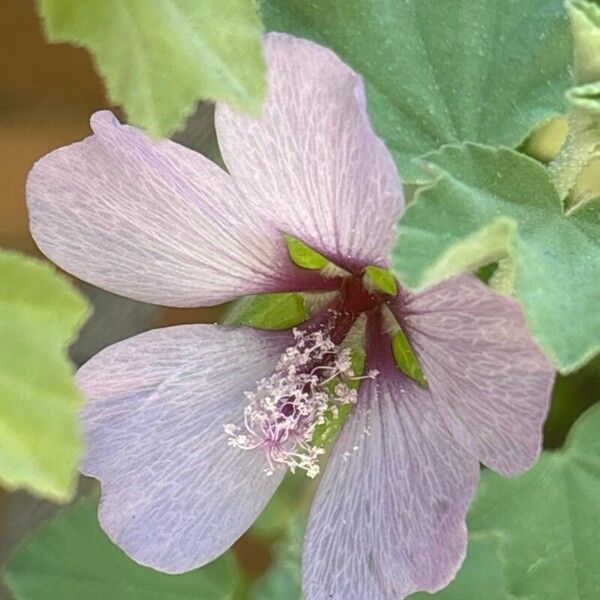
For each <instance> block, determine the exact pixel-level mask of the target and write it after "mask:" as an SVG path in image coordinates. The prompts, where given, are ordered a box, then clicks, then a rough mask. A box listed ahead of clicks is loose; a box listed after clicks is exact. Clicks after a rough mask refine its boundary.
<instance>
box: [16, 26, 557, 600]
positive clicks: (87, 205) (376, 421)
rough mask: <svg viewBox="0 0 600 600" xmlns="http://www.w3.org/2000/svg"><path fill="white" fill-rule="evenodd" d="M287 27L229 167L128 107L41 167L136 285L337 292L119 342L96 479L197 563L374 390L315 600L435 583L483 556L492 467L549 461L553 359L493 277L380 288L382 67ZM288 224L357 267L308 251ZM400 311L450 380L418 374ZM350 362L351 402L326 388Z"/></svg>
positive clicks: (352, 598)
mask: <svg viewBox="0 0 600 600" xmlns="http://www.w3.org/2000/svg"><path fill="white" fill-rule="evenodd" d="M265 43H266V50H265V51H266V57H267V61H268V66H269V86H270V87H269V94H268V99H267V102H266V104H265V106H264V112H263V116H262V118H260V119H258V120H254V119H252V118H250V117H247V116H244V115H240V114H237V113H236V112H234V111H232V110H231V109H229V108H228V107H226V106H218V108H217V113H216V127H217V133H218V137H219V143H220V146H221V150H222V153H223V156H224V159H225V162H226V164H227V167H228V169H229V174H228V173H226V172H224V171H223V170H221V169H220V168H219V167H217V166H215V165H214V164H212V163H211V162H210V161H208V160H207V159H206V158H204V157H203V156H200V155H199V154H197V153H195V152H192V151H190V150H188V149H186V148H183V147H181V146H179V145H177V144H175V143H173V142H170V141H161V142H153V141H151V140H149V139H148V138H147V137H145V136H144V135H143V134H142V133H141V132H140V131H137V130H136V129H134V128H132V127H127V126H122V125H120V124H119V123H118V122H117V121H116V119H115V118H114V117H113V116H112V115H111V114H109V113H106V112H101V113H98V114H96V115H94V116H93V118H92V127H93V130H94V135H93V136H91V137H90V138H88V139H86V140H84V141H83V142H80V143H77V144H73V145H71V146H68V147H65V148H62V149H60V150H57V151H55V152H53V153H51V154H50V155H48V156H46V157H45V158H43V159H42V160H41V161H40V162H38V163H37V164H36V165H35V167H34V168H33V170H32V172H31V175H30V177H29V181H28V185H27V197H28V203H29V210H30V215H31V231H32V233H33V236H34V238H35V239H36V241H37V243H38V245H39V247H40V248H41V249H42V251H43V252H44V253H45V254H46V255H47V256H48V257H50V258H51V259H52V260H53V261H55V262H56V263H58V264H59V265H60V266H61V267H63V268H64V269H66V270H67V271H70V272H71V273H73V274H75V275H77V276H78V277H80V278H82V279H85V280H87V281H90V282H92V283H94V284H96V285H99V286H101V287H104V288H106V289H108V290H111V291H113V292H116V293H119V294H122V295H124V296H129V297H131V298H137V299H140V300H145V301H149V302H154V303H157V304H165V305H171V306H197V305H209V304H216V303H220V302H224V301H226V300H229V299H232V298H235V297H238V296H241V295H244V294H255V293H264V292H275V291H284V290H285V291H291V290H321V291H322V290H337V294H336V296H335V297H334V298H333V300H332V303H331V304H330V305H329V307H326V308H325V309H323V310H321V311H319V312H318V313H317V314H316V315H314V316H313V317H312V319H311V320H310V321H309V322H308V323H307V324H306V325H305V326H303V327H302V328H300V330H299V331H297V332H296V333H295V334H292V332H289V331H283V332H281V331H280V332H272V331H262V330H256V329H250V328H245V327H224V326H219V325H189V326H180V327H170V328H165V329H159V330H155V331H150V332H147V333H143V334H141V335H138V336H136V337H134V338H131V339H129V340H126V341H124V342H121V343H118V344H115V345H114V346H111V347H109V348H107V349H105V350H104V351H102V352H100V353H99V354H98V355H97V356H96V357H94V358H93V359H92V360H90V361H89V362H88V363H87V364H86V365H85V366H84V367H82V368H81V370H80V371H79V374H78V379H79V383H80V385H81V387H82V389H83V391H84V392H85V394H86V396H87V398H88V404H87V406H86V408H85V410H84V412H83V423H84V427H85V434H86V437H87V442H88V454H87V457H86V458H85V461H84V464H83V471H84V472H85V473H87V474H89V475H91V476H93V477H96V478H97V479H99V480H100V481H101V483H102V492H103V494H102V500H101V505H100V520H101V523H102V526H103V528H104V529H105V531H106V532H107V533H108V535H109V536H110V537H111V538H112V539H113V540H114V541H115V542H116V543H117V544H118V545H119V546H121V548H123V549H124V550H125V551H126V552H127V553H128V554H129V555H130V556H131V557H132V558H134V559H135V560H137V561H138V562H140V563H142V564H145V565H149V566H151V567H154V568H156V569H159V570H162V571H167V572H171V573H178V572H182V571H187V570H189V569H193V568H195V567H198V566H200V565H203V564H205V563H207V562H209V561H211V560H212V559H214V558H215V557H217V556H218V555H219V554H220V553H222V552H224V551H225V550H226V549H227V548H228V547H229V546H230V545H231V544H232V543H233V542H234V541H235V540H236V539H237V538H238V537H239V536H240V535H241V534H242V533H243V532H244V531H245V530H246V529H247V528H248V527H249V526H250V525H251V523H252V522H253V521H254V519H256V517H257V516H258V515H259V513H260V512H261V510H262V509H263V507H264V506H265V504H266V503H267V501H268V500H269V498H270V496H271V495H272V494H273V492H274V491H275V489H276V488H277V486H278V485H279V483H280V482H281V479H282V477H283V476H284V473H285V472H286V470H287V469H288V468H296V467H297V468H303V469H306V471H307V472H308V474H309V475H315V474H316V472H317V471H318V469H319V455H320V453H321V450H320V449H319V448H318V447H315V446H313V445H312V443H311V437H312V434H313V432H314V425H315V423H318V422H320V421H321V420H322V418H323V415H324V411H326V410H335V408H336V407H337V406H339V405H340V404H344V403H352V404H353V407H352V412H351V414H350V416H349V418H348V419H347V421H346V423H345V425H344V426H343V428H342V431H341V433H340V434H339V436H338V439H337V440H336V442H335V445H334V447H333V450H332V452H331V456H330V458H329V461H328V463H327V465H326V468H325V472H324V475H323V478H322V480H321V482H320V485H319V488H318V492H317V494H316V497H315V500H314V503H313V505H312V509H311V512H310V516H309V521H308V527H307V532H306V538H305V544H304V556H303V587H304V593H305V595H306V598H307V599H308V600H322V599H336V600H337V599H339V600H367V599H368V600H380V599H381V600H388V599H392V598H394V599H397V598H402V597H404V596H406V595H408V594H410V593H412V592H414V591H416V590H428V591H434V590H437V589H439V588H441V587H443V586H444V585H446V584H447V583H448V582H449V581H450V580H451V579H452V577H453V576H454V574H455V573H456V571H457V569H458V568H459V566H460V564H461V562H462V560H463V558H464V554H465V545H466V529H465V522H464V521H465V514H466V511H467V508H468V505H469V502H470V499H471V497H472V495H473V492H474V490H475V487H476V484H477V480H478V473H479V461H481V462H483V463H484V464H486V465H487V466H489V467H490V468H492V469H495V470H497V471H500V472H501V473H505V474H514V473H518V472H520V471H522V470H524V469H526V468H527V467H529V466H530V465H531V464H532V463H533V462H534V461H535V460H536V457H537V456H538V453H539V451H540V443H541V425H542V422H543V419H544V417H545V414H546V411H547V407H548V399H549V392H550V388H551V385H552V380H553V371H552V368H551V366H550V365H549V363H548V362H547V360H546V359H545V358H544V356H543V355H542V354H541V352H540V351H539V350H538V349H537V347H536V346H535V344H534V343H533V342H532V341H531V340H530V338H529V335H528V333H527V331H526V328H525V325H524V322H523V318H522V315H521V311H520V309H519V307H518V305H517V304H516V303H515V301H513V300H512V299H510V298H506V297H503V296H500V295H498V294H496V293H495V292H493V291H491V290H489V289H488V288H486V287H485V286H484V285H483V284H481V283H480V282H479V281H477V280H476V279H475V278H473V277H471V276H462V277H459V278H455V279H452V280H449V281H446V282H444V283H441V284H439V285H437V286H436V287H433V288H431V289H429V290H426V291H425V292H423V293H421V294H417V295H413V294H410V293H408V292H406V291H404V290H402V289H401V288H400V287H399V290H400V291H399V292H398V294H397V296H395V297H393V296H391V295H387V294H385V293H383V292H379V291H373V290H370V289H368V288H367V287H365V285H364V283H363V281H364V279H363V273H364V269H365V267H366V266H368V265H377V266H379V267H383V268H385V267H386V266H388V261H389V255H390V251H391V248H392V245H393V244H394V241H395V233H394V223H395V221H396V220H397V219H398V217H399V215H400V213H401V211H402V209H403V200H402V193H401V185H400V181H399V179H398V176H397V174H396V170H395V167H394V164H393V162H392V159H391V157H390V155H389V153H388V151H387V149H386V148H385V146H384V144H383V143H382V142H381V140H380V139H379V138H377V137H376V136H375V134H374V133H373V131H372V129H371V127H370V124H369V121H368V119H367V114H366V112H365V97H364V90H363V86H362V82H361V80H360V78H359V77H358V76H357V75H356V74H355V73H353V72H352V71H351V70H350V69H349V68H348V67H347V66H346V65H344V64H343V63H342V62H341V61H340V60H339V59H338V58H337V57H336V56H335V55H334V54H333V53H332V52H330V51H329V50H327V49H325V48H322V47H320V46H318V45H316V44H313V43H311V42H308V41H305V40H300V39H295V38H293V37H290V36H286V35H280V34H272V35H269V36H267V37H266V42H265ZM397 92H398V95H399V96H400V95H401V94H402V89H401V88H399V89H398V90H397ZM284 233H285V234H289V235H292V236H294V237H296V238H298V239H300V240H302V241H303V242H304V243H306V244H307V245H309V246H310V247H312V248H314V249H315V250H317V251H318V252H320V253H322V254H323V255H324V256H326V257H327V258H328V259H329V260H330V261H332V262H333V263H335V264H336V265H338V266H339V267H340V268H341V269H344V270H345V271H347V273H346V274H345V275H340V274H339V273H337V274H335V275H334V276H326V275H324V274H322V273H320V272H318V271H310V270H307V269H302V268H300V267H298V266H296V265H295V264H293V263H292V262H291V261H290V259H289V256H288V253H287V249H286V245H285V243H284V240H283V238H282V234H284ZM361 315H365V317H362V318H361V319H359V317H360V316H361ZM394 318H395V319H396V321H397V322H396V323H394ZM361 323H362V324H363V326H364V331H365V348H366V352H367V366H366V373H367V375H366V378H365V379H364V380H363V381H362V382H361V385H360V389H359V392H358V396H357V397H356V396H355V395H354V394H353V393H352V391H351V390H350V389H349V388H348V386H347V385H345V383H347V380H348V378H350V377H351V373H350V372H349V369H348V354H347V351H346V350H344V349H342V348H341V347H340V344H341V343H342V341H343V340H344V338H345V337H346V336H347V334H348V332H349V331H350V330H351V329H352V328H353V327H354V328H356V327H359V326H361ZM365 323H366V324H365ZM390 323H392V327H394V326H395V327H397V326H398V324H399V325H400V326H401V327H402V329H403V330H404V331H405V333H406V335H407V337H408V339H409V340H410V342H411V344H412V346H413V348H414V350H415V353H416V355H417V356H418V358H419V361H420V363H421V365H422V368H423V370H424V372H425V375H426V377H427V381H428V389H424V388H423V387H421V386H419V385H418V384H417V383H416V382H415V381H413V380H412V379H410V378H409V377H407V376H406V375H404V374H403V373H402V372H401V371H400V370H399V369H398V367H397V366H396V364H395V362H394V359H393V356H392V352H391V342H390ZM336 376H337V378H338V380H339V384H338V385H339V387H338V388H337V390H336V391H335V392H334V393H333V394H332V393H331V391H329V392H327V390H328V388H327V386H326V385H325V382H326V381H327V380H328V379H330V378H331V377H336Z"/></svg>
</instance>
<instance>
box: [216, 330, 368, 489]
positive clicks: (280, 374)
mask: <svg viewBox="0 0 600 600" xmlns="http://www.w3.org/2000/svg"><path fill="white" fill-rule="evenodd" d="M293 333H294V344H293V345H292V346H290V347H288V348H287V349H286V350H285V352H284V353H283V354H282V355H281V357H280V358H279V361H278V362H277V365H276V367H275V371H274V372H273V374H272V375H271V376H270V377H266V378H264V379H261V380H260V381H259V382H258V383H257V385H256V389H255V390H254V391H252V392H246V394H245V395H246V398H247V400H248V404H247V405H246V407H245V408H244V426H243V427H240V426H237V425H234V424H233V423H227V424H226V425H224V430H225V433H226V435H227V436H228V440H229V445H230V446H233V447H235V448H239V449H241V450H255V449H262V450H263V451H264V452H265V454H266V456H267V460H268V467H267V468H266V470H265V472H266V473H267V475H273V473H274V472H275V469H277V468H289V469H290V471H291V472H292V473H294V472H295V471H296V469H300V470H304V471H305V472H306V475H307V476H308V477H311V478H313V477H316V476H317V475H318V474H319V471H320V466H319V457H320V456H321V455H322V454H323V453H324V452H325V449H324V448H323V447H321V446H318V445H315V444H313V443H312V440H313V437H314V434H315V429H316V428H317V427H318V426H319V425H321V424H323V423H325V421H326V418H327V415H328V414H330V415H332V416H333V417H336V416H337V414H338V410H339V406H341V405H344V404H355V403H356V401H357V391H356V390H355V389H353V388H352V387H350V386H349V385H348V384H349V383H350V382H351V381H355V380H356V379H360V378H359V377H355V375H354V371H353V369H352V360H351V358H352V357H351V351H350V349H349V348H341V347H338V346H336V345H335V344H334V343H333V342H332V341H331V339H330V338H329V336H328V335H327V334H326V333H325V332H323V331H322V330H317V331H312V332H307V331H303V330H300V329H294V332H293ZM376 375H377V373H376V372H375V371H371V372H369V373H368V374H367V376H366V377H371V378H373V377H375V376H376Z"/></svg>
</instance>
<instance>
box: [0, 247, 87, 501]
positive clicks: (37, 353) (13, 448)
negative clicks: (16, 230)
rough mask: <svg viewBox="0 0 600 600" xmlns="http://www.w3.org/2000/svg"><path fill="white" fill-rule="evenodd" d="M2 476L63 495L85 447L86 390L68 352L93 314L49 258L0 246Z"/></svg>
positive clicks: (68, 493) (11, 484) (8, 482)
mask: <svg viewBox="0 0 600 600" xmlns="http://www.w3.org/2000/svg"><path fill="white" fill-rule="evenodd" d="M0 281H1V282H2V285H1V286H0V440H1V442H0V481H1V482H2V485H4V486H5V487H7V488H8V489H16V488H21V487H24V488H26V489H28V490H29V491H31V492H33V493H34V494H37V495H41V496H45V497H48V498H50V499H53V500H55V501H60V502H64V501H67V500H69V499H70V498H71V497H72V495H73V493H74V490H75V482H76V472H77V465H78V461H79V456H80V454H81V452H82V442H81V439H80V434H79V428H78V424H77V423H78V421H77V409H78V407H79V405H80V402H81V397H80V394H79V392H78V390H77V388H76V386H75V383H74V381H73V378H72V375H73V367H72V365H71V364H70V362H69V361H68V360H67V357H66V349H67V346H68V344H69V343H70V342H71V341H72V340H73V338H74V337H75V334H76V333H77V331H78V329H79V327H80V326H81V325H82V324H83V322H84V320H85V318H86V317H87V314H88V307H87V304H86V302H85V301H84V300H83V298H82V297H81V296H80V295H79V294H78V293H77V292H76V291H75V289H74V288H73V287H72V286H71V285H70V284H69V283H68V282H67V280H66V279H64V278H63V277H62V276H59V275H58V274H57V273H56V272H55V271H54V270H53V269H52V268H51V267H49V266H48V265H47V264H45V263H42V262H39V261H37V260H33V259H30V258H26V257H24V256H21V255H18V254H15V253H12V252H1V253H0Z"/></svg>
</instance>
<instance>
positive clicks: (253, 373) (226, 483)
mask: <svg viewBox="0 0 600 600" xmlns="http://www.w3.org/2000/svg"><path fill="white" fill-rule="evenodd" d="M289 343H291V336H290V334H289V333H287V332H285V333H282V332H265V331H259V330H252V329H246V328H237V329H236V328H227V327H220V326H217V325H184V326H178V327H169V328H165V329H156V330H154V331H149V332H146V333H142V334H141V335H138V336H136V337H133V338H130V339H128V340H126V341H124V342H120V343H118V344H115V345H113V346H110V347H109V348H107V349H106V350H104V351H102V352H100V353H99V354H97V355H96V356H95V357H94V358H92V359H91V360H90V361H89V362H88V363H86V364H85V365H84V366H83V367H82V368H81V369H80V370H79V373H78V381H79V384H80V386H81V388H82V390H83V392H84V394H85V396H86V397H87V399H88V403H87V405H86V407H85V409H84V411H83V424H84V430H85V434H86V438H87V443H88V455H87V457H86V459H85V461H84V465H83V468H82V471H83V472H84V473H85V474H87V475H90V476H92V477H95V478H96V479H99V480H100V482H101V483H102V493H103V495H102V500H101V504H100V522H101V524H102V527H103V528H104V530H105V531H106V533H107V534H108V535H109V536H110V537H111V539H112V540H113V541H114V542H115V543H116V544H118V545H119V546H120V547H121V548H122V549H123V550H125V552H127V554H129V556H131V557H132V558H133V559H135V560H136V561H138V562H139V563H141V564H144V565H148V566H151V567H153V568H155V569H158V570H161V571H166V572H169V573H180V572H183V571H188V570H190V569H193V568H195V567H198V566H200V565H203V564H205V563H207V562H209V561H211V560H213V559H214V558H216V557H217V556H218V555H219V554H221V553H222V552H224V551H225V550H227V548H229V546H231V544H232V543H233V542H234V541H235V540H236V539H237V538H238V537H239V536H240V535H242V533H243V532H244V531H245V530H246V529H247V528H248V527H249V526H250V525H251V524H252V522H253V521H254V519H256V517H257V516H258V515H259V513H260V512H261V511H262V509H263V507H264V506H265V504H266V503H267V501H268V500H269V498H270V497H271V495H272V494H273V492H274V491H275V489H276V488H277V486H278V485H279V483H280V481H281V479H282V476H283V471H282V472H280V473H279V472H278V473H276V474H275V475H273V476H270V477H269V476H267V475H266V474H265V473H264V469H265V468H266V467H267V466H268V465H267V460H266V455H265V454H264V452H263V451H262V450H240V449H238V448H232V447H230V446H228V443H227V435H226V434H225V432H224V431H223V425H225V424H226V423H230V422H233V423H236V424H241V423H242V422H243V410H244V406H245V404H246V400H245V398H244V391H247V390H252V389H253V388H254V387H255V385H256V381H257V380H258V379H260V378H262V377H264V376H266V375H268V374H270V372H271V371H272V369H273V368H274V366H275V363H276V361H277V358H278V357H279V355H280V353H281V352H282V351H283V349H284V348H285V347H286V346H287V345H288V344H289Z"/></svg>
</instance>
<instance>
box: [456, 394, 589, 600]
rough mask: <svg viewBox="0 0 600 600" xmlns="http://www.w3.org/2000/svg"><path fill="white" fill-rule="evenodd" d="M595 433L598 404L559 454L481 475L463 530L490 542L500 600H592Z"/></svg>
mask: <svg viewBox="0 0 600 600" xmlns="http://www.w3.org/2000/svg"><path fill="white" fill-rule="evenodd" d="M598 431H600V405H596V406H594V407H592V408H591V409H589V410H588V411H587V412H586V413H584V415H583V416H582V417H580V419H579V420H578V421H577V423H576V424H575V426H574V428H573V429H572V430H571V433H570V435H569V438H568V440H567V443H566V446H565V448H564V449H563V450H561V451H558V452H546V453H544V454H543V456H542V457H541V459H540V461H539V462H538V464H537V465H536V466H535V467H534V468H533V469H532V470H531V471H529V472H528V473H526V474H525V475H522V476H521V477H518V478H516V479H505V478H503V477H501V476H499V475H497V474H495V473H493V472H491V471H486V472H484V474H483V478H482V483H481V486H480V489H479V492H478V495H477V498H476V500H475V503H474V505H473V507H472V509H471V512H470V514H469V519H468V523H469V531H470V532H471V534H472V535H481V534H494V535H496V536H497V537H498V539H499V544H498V553H499V556H500V560H501V563H502V569H503V573H504V577H505V579H506V589H507V592H508V593H507V595H506V597H509V598H514V599H515V600H592V599H594V598H598V597H600V556H599V555H598V540H599V539H600V520H599V519H598V515H599V514H600V437H599V436H598ZM470 597H472V598H479V597H480V596H475V595H472V596H470ZM466 598H469V597H468V596H466Z"/></svg>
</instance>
